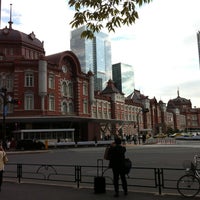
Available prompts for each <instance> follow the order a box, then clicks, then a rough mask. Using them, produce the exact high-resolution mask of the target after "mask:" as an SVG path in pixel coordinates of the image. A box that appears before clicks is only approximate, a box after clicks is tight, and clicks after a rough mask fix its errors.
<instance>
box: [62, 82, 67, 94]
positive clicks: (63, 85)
mask: <svg viewBox="0 0 200 200" xmlns="http://www.w3.org/2000/svg"><path fill="white" fill-rule="evenodd" d="M62 93H63V96H67V83H66V82H65V81H64V82H63V83H62Z"/></svg>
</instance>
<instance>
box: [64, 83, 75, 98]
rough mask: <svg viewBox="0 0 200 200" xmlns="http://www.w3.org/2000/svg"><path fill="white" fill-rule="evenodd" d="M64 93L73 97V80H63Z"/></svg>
mask: <svg viewBox="0 0 200 200" xmlns="http://www.w3.org/2000/svg"><path fill="white" fill-rule="evenodd" d="M62 94H63V96H65V97H73V84H72V82H68V81H63V82H62Z"/></svg>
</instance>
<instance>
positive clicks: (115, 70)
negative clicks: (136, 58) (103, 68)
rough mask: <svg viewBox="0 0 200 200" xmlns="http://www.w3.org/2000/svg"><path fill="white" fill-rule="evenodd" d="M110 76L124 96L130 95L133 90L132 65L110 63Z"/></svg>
mask: <svg viewBox="0 0 200 200" xmlns="http://www.w3.org/2000/svg"><path fill="white" fill-rule="evenodd" d="M112 77H113V81H114V83H115V86H116V87H117V89H118V90H119V91H120V92H123V93H124V94H125V96H128V95H130V94H131V93H132V92H133V91H134V87H135V83H134V82H135V81H134V69H133V66H132V65H127V64H124V63H117V64H114V65H112Z"/></svg>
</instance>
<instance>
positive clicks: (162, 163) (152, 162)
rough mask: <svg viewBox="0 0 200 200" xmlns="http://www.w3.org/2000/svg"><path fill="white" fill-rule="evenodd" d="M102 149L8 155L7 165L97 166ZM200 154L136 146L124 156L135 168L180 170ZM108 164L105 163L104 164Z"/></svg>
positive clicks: (184, 148)
mask: <svg viewBox="0 0 200 200" xmlns="http://www.w3.org/2000/svg"><path fill="white" fill-rule="evenodd" d="M104 151H105V147H81V148H68V149H49V150H48V151H45V152H44V153H36V152H35V153H29V154H25V153H23V152H22V153H20V154H9V153H8V157H9V162H12V163H28V164H35V163H39V164H41V163H42V164H63V165H71V164H72V165H96V162H97V159H99V158H101V159H102V158H103V155H104ZM197 153H199V154H200V145H138V146H134V145H133V146H132V145H131V146H127V152H126V156H127V157H129V158H130V159H131V160H132V161H133V163H134V166H137V167H138V166H141V167H160V168H162V167H172V168H181V167H182V163H183V161H185V160H191V159H192V158H193V156H194V155H195V154H197ZM104 164H105V165H106V164H107V161H104Z"/></svg>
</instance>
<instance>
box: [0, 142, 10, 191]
mask: <svg viewBox="0 0 200 200" xmlns="http://www.w3.org/2000/svg"><path fill="white" fill-rule="evenodd" d="M7 161H8V159H7V156H6V152H5V151H4V149H3V147H2V144H1V143H0V192H1V185H2V182H3V171H4V165H5V162H7Z"/></svg>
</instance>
